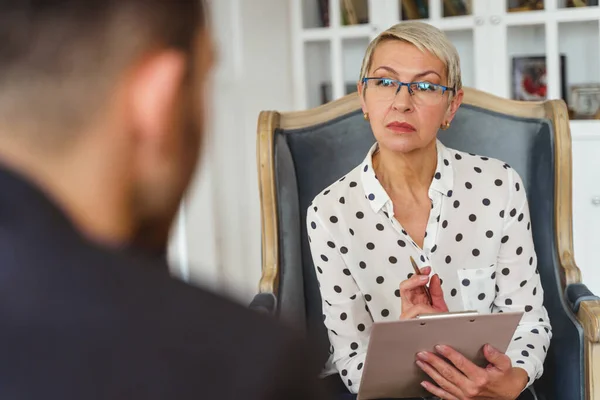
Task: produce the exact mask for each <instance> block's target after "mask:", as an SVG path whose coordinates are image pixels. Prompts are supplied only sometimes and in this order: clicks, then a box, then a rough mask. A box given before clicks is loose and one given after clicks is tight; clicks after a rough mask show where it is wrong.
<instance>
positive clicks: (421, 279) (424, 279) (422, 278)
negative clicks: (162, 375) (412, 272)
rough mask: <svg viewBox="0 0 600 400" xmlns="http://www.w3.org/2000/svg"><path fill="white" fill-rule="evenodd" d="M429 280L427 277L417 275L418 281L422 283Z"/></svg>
mask: <svg viewBox="0 0 600 400" xmlns="http://www.w3.org/2000/svg"><path fill="white" fill-rule="evenodd" d="M428 279H429V277H428V276H427V275H419V280H420V281H422V282H425V281H427V280H428Z"/></svg>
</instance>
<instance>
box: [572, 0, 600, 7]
mask: <svg viewBox="0 0 600 400" xmlns="http://www.w3.org/2000/svg"><path fill="white" fill-rule="evenodd" d="M597 5H598V0H567V7H589V6H597Z"/></svg>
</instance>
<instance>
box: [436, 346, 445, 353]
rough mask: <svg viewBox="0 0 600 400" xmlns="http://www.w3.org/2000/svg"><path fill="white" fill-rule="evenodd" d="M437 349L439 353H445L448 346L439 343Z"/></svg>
mask: <svg viewBox="0 0 600 400" xmlns="http://www.w3.org/2000/svg"><path fill="white" fill-rule="evenodd" d="M435 351H437V352H438V353H444V352H445V351H446V347H445V346H443V345H441V344H438V345H436V346H435Z"/></svg>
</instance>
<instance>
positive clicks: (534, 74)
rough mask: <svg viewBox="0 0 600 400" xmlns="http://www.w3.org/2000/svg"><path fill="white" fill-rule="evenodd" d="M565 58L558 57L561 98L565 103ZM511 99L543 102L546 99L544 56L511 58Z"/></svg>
mask: <svg viewBox="0 0 600 400" xmlns="http://www.w3.org/2000/svg"><path fill="white" fill-rule="evenodd" d="M565 60H566V57H565V56H564V55H561V56H560V82H561V97H562V98H563V99H564V100H565V102H566V97H565V96H566V74H565V65H566V62H565ZM512 89H513V90H512V98H513V99H515V100H527V101H543V100H546V99H547V95H548V93H547V92H548V85H547V80H546V56H527V57H513V63H512Z"/></svg>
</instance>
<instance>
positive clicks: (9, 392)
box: [0, 169, 321, 400]
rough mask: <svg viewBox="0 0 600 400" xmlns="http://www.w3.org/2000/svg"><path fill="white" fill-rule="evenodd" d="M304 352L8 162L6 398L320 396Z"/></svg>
mask: <svg viewBox="0 0 600 400" xmlns="http://www.w3.org/2000/svg"><path fill="white" fill-rule="evenodd" d="M306 354H308V353H307V351H306V348H305V347H304V344H303V343H301V342H298V341H296V340H295V338H294V337H293V335H290V334H289V332H287V331H284V329H282V328H281V327H280V326H279V325H278V324H276V323H275V321H272V320H271V319H269V318H267V317H262V316H260V315H258V314H256V313H254V312H252V311H249V310H246V309H245V308H243V307H241V306H238V305H236V304H233V303H230V302H228V301H226V300H223V299H221V298H219V297H217V296H215V295H213V294H210V293H208V292H206V291H203V290H200V289H197V288H194V287H191V286H188V285H186V284H184V283H182V282H178V281H176V280H174V279H171V278H170V277H169V276H168V269H167V266H166V264H164V263H163V262H161V261H158V260H154V259H153V260H150V259H149V258H147V259H144V258H143V256H142V255H140V254H136V253H135V252H134V251H132V250H126V249H121V250H115V249H108V248H104V247H102V246H99V245H97V244H95V243H93V242H91V241H89V240H87V239H86V238H84V237H83V236H82V235H81V234H80V233H79V232H78V231H77V230H76V229H75V228H74V226H73V225H72V224H71V223H70V222H69V220H68V219H67V218H66V216H65V215H64V214H63V212H61V210H60V209H59V208H58V207H57V206H56V205H54V204H53V203H52V202H51V201H50V200H49V198H48V197H46V196H45V195H44V194H43V193H42V192H41V191H40V190H38V189H37V188H36V187H35V186H33V185H31V184H30V183H28V182H26V180H24V179H22V178H21V177H19V176H18V175H17V174H13V173H11V172H9V171H7V170H5V169H2V170H0V398H1V399H3V400H9V399H60V400H65V399H78V400H83V399H242V398H243V399H248V400H250V399H269V400H271V399H317V398H321V397H320V395H319V394H317V389H316V388H315V384H316V376H317V374H318V369H314V370H313V369H310V368H308V367H307V363H308V362H307V358H306ZM315 366H316V365H315ZM317 367H318V366H317Z"/></svg>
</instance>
